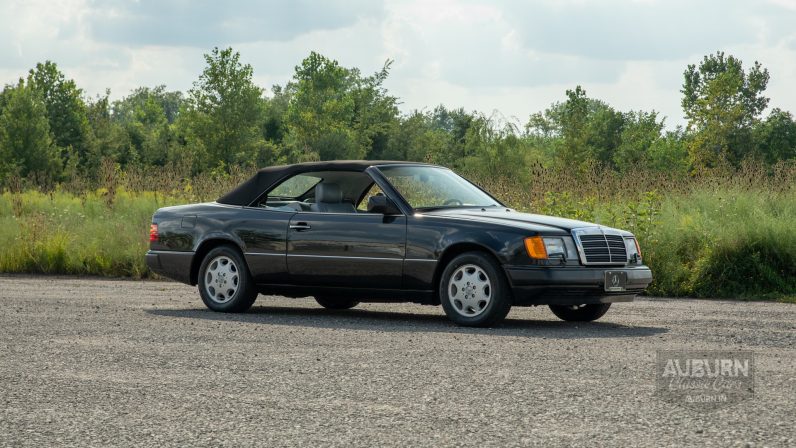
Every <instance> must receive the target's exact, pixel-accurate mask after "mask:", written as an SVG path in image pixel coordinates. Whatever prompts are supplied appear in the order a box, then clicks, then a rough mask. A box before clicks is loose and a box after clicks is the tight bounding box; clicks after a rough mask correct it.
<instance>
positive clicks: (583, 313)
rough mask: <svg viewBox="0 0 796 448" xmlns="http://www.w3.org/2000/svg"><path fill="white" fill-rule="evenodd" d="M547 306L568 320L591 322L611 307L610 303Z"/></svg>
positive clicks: (561, 317)
mask: <svg viewBox="0 0 796 448" xmlns="http://www.w3.org/2000/svg"><path fill="white" fill-rule="evenodd" d="M548 306H549V307H550V311H552V312H553V314H555V315H556V316H558V317H559V318H560V319H563V320H565V321H568V322H591V321H593V320H597V319H599V318H601V317H603V315H605V313H607V312H608V308H611V304H610V303H593V304H589V305H548Z"/></svg>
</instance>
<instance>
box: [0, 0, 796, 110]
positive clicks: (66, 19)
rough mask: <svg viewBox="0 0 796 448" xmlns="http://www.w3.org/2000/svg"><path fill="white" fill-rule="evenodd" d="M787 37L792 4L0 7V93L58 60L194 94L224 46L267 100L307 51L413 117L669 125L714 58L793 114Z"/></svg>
mask: <svg viewBox="0 0 796 448" xmlns="http://www.w3.org/2000/svg"><path fill="white" fill-rule="evenodd" d="M793 23H796V3H794V1H793V0H771V1H752V2H747V1H741V0H738V1H717V0H711V1H704V2H703V1H700V2H685V1H681V0H644V1H619V0H605V1H586V0H563V1H561V0H557V1H553V0H539V1H534V2H515V1H507V0H496V1H487V0H461V1H455V0H440V1H419V0H418V1H412V0H406V1H402V0H384V2H383V3H381V2H372V1H367V0H361V1H357V2H348V1H342V0H340V1H337V2H322V3H319V2H311V1H309V0H302V1H299V2H281V1H277V0H272V1H267V2H260V1H255V0H240V1H238V2H235V3H229V4H225V5H224V6H223V7H220V6H218V4H217V3H215V2H204V1H199V2H188V1H187V0H163V1H158V2H154V1H149V0H142V1H139V2H133V3H130V2H117V1H106V2H94V1H90V0H54V1H42V0H34V1H21V0H11V1H4V2H0V82H3V83H12V82H15V81H16V79H17V78H19V77H20V76H24V75H25V73H26V72H27V70H28V69H30V68H31V67H33V66H34V65H35V64H36V62H41V61H44V60H46V59H50V60H53V61H55V62H57V63H58V64H59V66H60V67H61V68H62V69H63V70H64V72H65V73H66V74H67V75H68V76H70V77H74V78H75V79H76V81H77V82H78V84H79V85H80V86H82V87H83V88H84V89H85V91H86V92H87V94H89V95H94V94H97V93H101V92H103V91H104V90H105V88H111V90H112V96H113V97H120V96H122V95H125V94H126V93H127V92H129V91H130V90H132V89H133V88H135V87H138V86H141V85H148V86H152V85H157V84H166V86H167V87H168V88H170V89H178V90H187V89H189V88H190V87H191V85H192V83H193V81H194V80H195V79H196V78H197V77H198V75H199V73H200V72H201V69H202V66H203V65H204V61H203V59H202V53H204V52H206V51H208V50H209V49H210V48H211V47H212V46H215V45H218V46H228V45H230V46H232V47H233V48H235V49H236V50H238V51H240V52H241V57H242V60H243V61H244V62H247V63H251V64H252V66H253V67H254V71H255V80H256V81H257V82H258V83H259V84H260V85H262V86H263V87H270V85H272V84H275V83H278V84H283V83H285V82H286V81H287V80H288V79H289V78H290V76H291V74H292V71H293V67H294V66H295V65H297V64H298V63H299V62H300V61H301V59H302V58H304V57H306V55H307V54H309V52H310V51H313V50H314V51H319V52H321V53H323V54H325V55H327V56H329V57H331V58H334V59H337V60H339V61H340V63H341V64H343V65H344V66H349V67H350V66H355V67H359V68H360V69H361V70H362V71H363V73H371V72H373V71H376V70H378V69H379V68H380V67H381V65H382V64H383V63H384V61H385V60H386V59H394V60H395V62H394V65H393V71H392V74H391V76H390V78H389V79H388V81H387V87H388V88H389V89H390V92H391V93H392V94H394V95H396V96H398V97H400V98H401V101H402V103H403V105H402V108H403V109H404V110H406V111H409V110H411V109H422V108H433V107H434V106H435V105H437V104H440V103H443V104H446V105H448V106H451V107H464V108H465V109H468V110H480V111H483V112H485V113H491V112H492V111H495V110H497V111H500V112H502V113H503V114H504V115H506V116H515V117H517V120H518V121H519V122H524V121H525V120H526V119H527V116H528V115H529V114H530V113H532V112H535V111H538V110H542V109H544V108H546V107H548V106H549V105H550V103H552V102H554V101H560V100H562V99H563V97H564V91H565V90H566V89H568V88H572V87H574V86H575V85H577V84H581V85H583V86H584V88H586V90H587V92H588V94H589V96H591V97H595V98H600V99H602V100H604V101H606V102H608V103H609V104H611V105H613V106H615V107H617V108H618V109H621V110H629V109H644V110H651V109H655V110H658V111H660V112H661V113H662V114H663V115H666V116H668V117H669V118H668V121H667V123H668V124H669V126H674V125H677V124H681V123H682V112H681V110H680V93H679V90H680V85H681V83H682V72H683V70H684V69H685V67H686V65H687V64H689V63H697V62H699V60H700V59H701V57H702V56H703V55H705V54H709V53H712V52H714V51H716V50H725V51H727V52H729V53H732V54H735V55H736V56H738V57H740V58H741V59H742V60H743V61H745V63H746V65H747V66H749V65H751V64H752V62H753V61H754V60H759V61H760V62H761V63H763V65H764V66H765V67H767V68H768V69H769V70H770V72H771V82H770V84H769V89H768V91H767V93H768V95H769V96H770V97H771V98H772V101H771V105H772V106H777V107H782V108H785V109H789V110H792V111H796V91H794V89H793V88H792V85H793V84H794V81H796V32H795V31H794V30H793Z"/></svg>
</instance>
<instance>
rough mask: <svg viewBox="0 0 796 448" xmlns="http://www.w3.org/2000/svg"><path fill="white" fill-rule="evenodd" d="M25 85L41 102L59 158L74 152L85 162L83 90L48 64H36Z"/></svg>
mask: <svg viewBox="0 0 796 448" xmlns="http://www.w3.org/2000/svg"><path fill="white" fill-rule="evenodd" d="M28 84H29V85H30V86H31V87H32V88H33V89H35V90H36V91H37V92H38V93H39V95H40V97H41V98H42V100H43V101H44V105H45V107H46V110H47V119H48V122H49V126H50V132H51V133H52V138H53V142H54V143H55V145H57V146H58V147H60V148H61V152H62V155H64V156H65V157H66V156H67V155H69V154H73V153H77V155H78V157H79V158H80V160H81V163H83V162H85V160H84V159H85V157H86V154H87V153H88V152H89V150H90V148H89V145H90V139H91V137H90V133H91V128H90V126H89V123H88V117H87V110H86V104H85V102H84V101H83V96H82V95H83V91H82V90H81V89H79V88H78V87H77V85H76V84H75V81H74V80H71V79H66V77H65V76H64V74H63V73H62V72H61V71H60V70H59V69H58V66H57V65H56V64H55V63H54V62H51V61H45V62H44V63H38V64H36V67H35V68H33V69H32V70H30V72H29V73H28ZM70 147H71V148H72V149H73V150H74V151H70V150H69V148H70Z"/></svg>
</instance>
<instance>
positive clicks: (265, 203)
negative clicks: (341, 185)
mask: <svg viewBox="0 0 796 448" xmlns="http://www.w3.org/2000/svg"><path fill="white" fill-rule="evenodd" d="M321 180H322V179H321V178H320V177H317V176H313V175H308V174H299V175H296V176H293V177H291V178H289V179H286V180H285V181H283V182H282V183H281V184H279V185H277V186H276V187H274V188H273V189H272V190H271V191H269V192H268V195H267V196H264V197H263V198H262V199H260V203H259V204H257V206H258V207H264V208H268V209H272V210H282V211H302V210H309V206H310V205H309V204H307V203H304V202H302V201H301V197H302V196H303V195H304V194H305V193H307V192H308V191H310V190H312V189H313V188H315V185H317V184H318V183H319V182H320V181H321Z"/></svg>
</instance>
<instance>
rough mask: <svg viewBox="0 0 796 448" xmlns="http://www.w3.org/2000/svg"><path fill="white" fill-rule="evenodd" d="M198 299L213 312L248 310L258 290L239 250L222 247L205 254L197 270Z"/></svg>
mask: <svg viewBox="0 0 796 448" xmlns="http://www.w3.org/2000/svg"><path fill="white" fill-rule="evenodd" d="M199 295H200V296H202V301H203V302H204V303H205V305H207V307H208V308H210V309H211V310H213V311H221V312H225V313H240V312H243V311H246V310H248V309H249V308H251V306H252V304H253V303H254V301H255V300H256V299H257V288H256V287H255V285H254V282H253V281H252V278H251V274H249V268H248V267H247V266H246V262H245V261H244V260H243V257H242V256H241V255H240V252H239V251H238V250H236V249H235V248H234V247H232V246H227V245H224V246H218V247H216V248H214V249H213V250H211V251H210V252H208V253H207V255H206V256H205V258H204V260H203V261H202V265H201V266H200V267H199Z"/></svg>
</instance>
